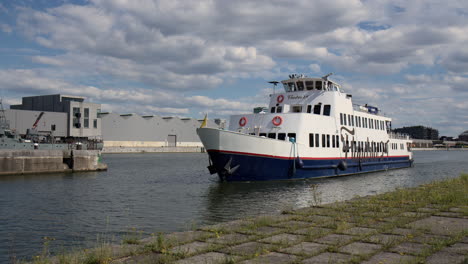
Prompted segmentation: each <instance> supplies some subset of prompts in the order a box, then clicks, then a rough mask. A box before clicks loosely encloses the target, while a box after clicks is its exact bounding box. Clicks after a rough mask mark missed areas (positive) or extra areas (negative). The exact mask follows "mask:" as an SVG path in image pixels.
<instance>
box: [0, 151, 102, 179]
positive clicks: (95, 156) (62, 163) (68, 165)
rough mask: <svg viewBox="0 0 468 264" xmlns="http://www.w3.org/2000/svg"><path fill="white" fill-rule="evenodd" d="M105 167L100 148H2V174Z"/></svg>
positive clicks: (89, 169) (0, 167)
mask: <svg viewBox="0 0 468 264" xmlns="http://www.w3.org/2000/svg"><path fill="white" fill-rule="evenodd" d="M105 169H107V165H106V164H104V163H102V162H101V153H100V151H98V150H0V175H14V174H33V173H54V172H73V171H96V170H105Z"/></svg>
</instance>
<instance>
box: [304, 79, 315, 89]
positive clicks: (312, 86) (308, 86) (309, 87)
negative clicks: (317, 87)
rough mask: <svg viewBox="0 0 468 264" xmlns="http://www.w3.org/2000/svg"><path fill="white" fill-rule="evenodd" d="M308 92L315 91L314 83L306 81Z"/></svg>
mask: <svg viewBox="0 0 468 264" xmlns="http://www.w3.org/2000/svg"><path fill="white" fill-rule="evenodd" d="M305 85H306V88H307V90H309V91H310V90H313V89H314V81H306V82H305Z"/></svg>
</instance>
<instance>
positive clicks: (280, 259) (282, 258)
mask: <svg viewBox="0 0 468 264" xmlns="http://www.w3.org/2000/svg"><path fill="white" fill-rule="evenodd" d="M296 259H297V256H294V255H289V254H282V253H276V252H271V253H268V254H266V255H262V256H260V257H256V258H254V259H248V260H245V261H242V262H240V263H242V264H263V263H265V264H280V263H290V262H293V261H294V260H296Z"/></svg>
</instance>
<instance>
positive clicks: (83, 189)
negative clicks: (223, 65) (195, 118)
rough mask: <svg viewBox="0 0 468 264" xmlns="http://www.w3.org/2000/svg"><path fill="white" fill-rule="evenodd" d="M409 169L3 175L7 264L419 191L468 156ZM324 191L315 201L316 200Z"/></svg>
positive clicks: (184, 163)
mask: <svg viewBox="0 0 468 264" xmlns="http://www.w3.org/2000/svg"><path fill="white" fill-rule="evenodd" d="M414 154H415V155H414V156H415V166H414V167H413V168H408V169H400V170H392V171H384V172H378V173H369V174H363V175H354V176H346V177H338V178H326V179H315V180H314V179H310V180H296V181H276V182H230V183H223V182H219V180H218V178H217V176H216V175H209V173H208V171H207V169H206V166H207V164H208V158H207V155H206V153H154V154H152V153H145V154H107V155H104V156H103V161H104V162H105V163H107V164H108V167H109V169H108V171H105V172H89V173H73V174H71V173H68V174H43V175H28V176H1V177H0V263H10V262H11V261H12V260H13V259H30V258H31V257H32V256H34V255H38V254H40V252H41V251H42V250H43V248H44V243H45V242H46V241H48V243H49V248H50V252H51V253H52V254H57V253H61V252H64V251H70V250H73V249H79V248H86V247H92V246H93V245H95V243H96V242H98V241H106V242H113V243H120V241H121V239H122V238H123V237H125V236H126V235H128V234H131V233H135V232H136V233H141V235H142V237H145V236H149V235H150V234H151V233H158V232H163V233H168V232H174V231H182V230H189V229H192V228H196V227H199V226H202V225H208V224H215V223H218V222H226V221H229V220H235V219H239V218H244V217H248V216H255V215H259V214H271V213H279V212H281V211H282V210H288V209H294V208H300V207H306V206H311V205H314V204H316V203H318V202H320V203H331V202H334V201H341V200H346V199H351V198H353V197H355V196H364V195H373V194H377V193H383V192H388V191H392V190H394V189H396V188H405V187H414V186H418V185H420V184H423V183H428V182H431V181H434V180H440V179H444V178H451V177H457V176H459V175H460V173H462V172H466V173H468V162H467V161H468V151H417V152H415V153H414ZM317 195H318V196H317Z"/></svg>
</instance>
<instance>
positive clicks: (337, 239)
mask: <svg viewBox="0 0 468 264" xmlns="http://www.w3.org/2000/svg"><path fill="white" fill-rule="evenodd" d="M353 238H354V237H353V236H349V235H340V234H330V235H327V236H324V237H321V238H319V239H316V240H314V241H315V242H318V243H322V244H328V245H343V244H346V243H348V242H349V241H351V240H352V239H353Z"/></svg>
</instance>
